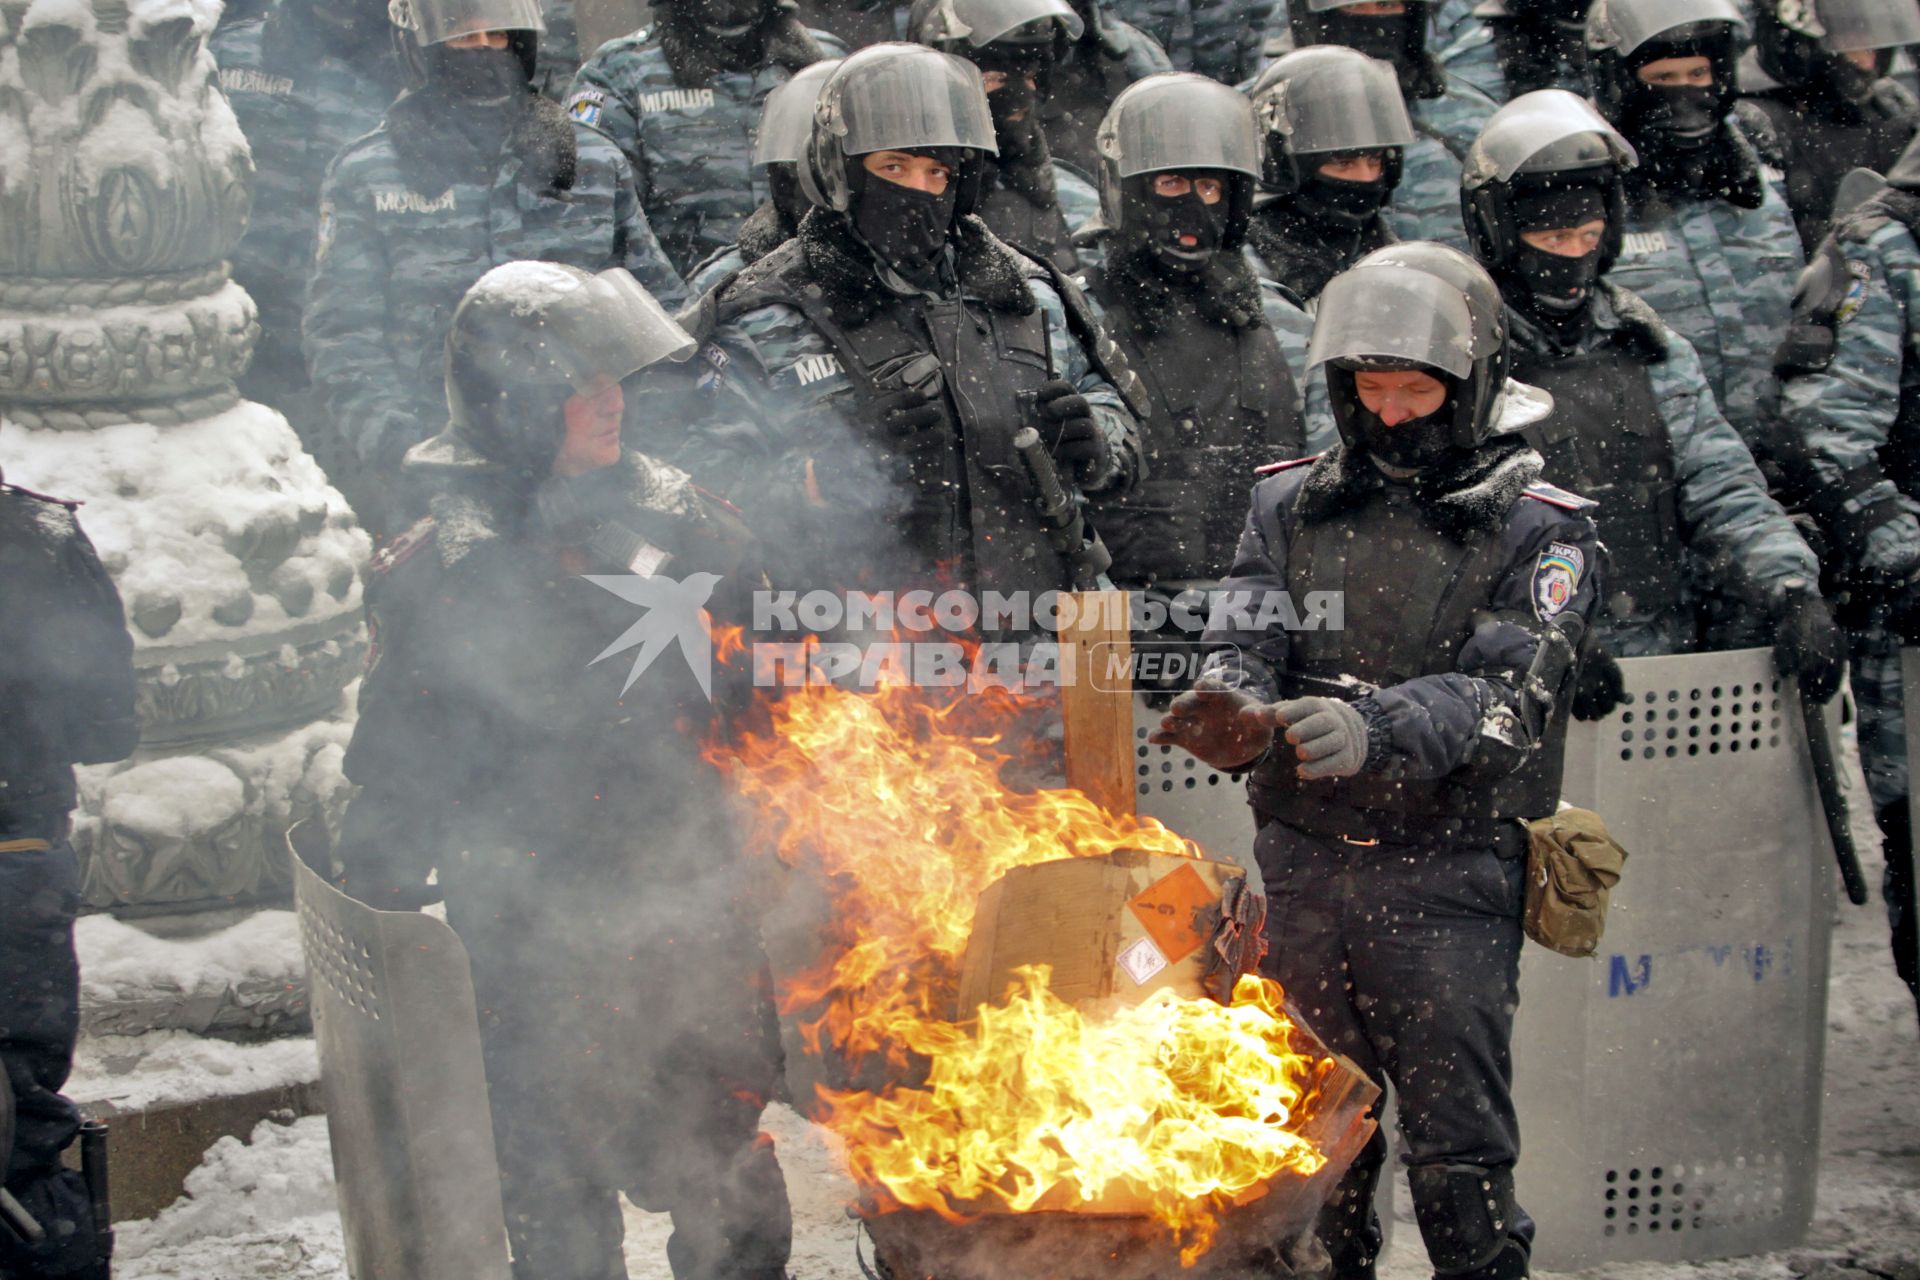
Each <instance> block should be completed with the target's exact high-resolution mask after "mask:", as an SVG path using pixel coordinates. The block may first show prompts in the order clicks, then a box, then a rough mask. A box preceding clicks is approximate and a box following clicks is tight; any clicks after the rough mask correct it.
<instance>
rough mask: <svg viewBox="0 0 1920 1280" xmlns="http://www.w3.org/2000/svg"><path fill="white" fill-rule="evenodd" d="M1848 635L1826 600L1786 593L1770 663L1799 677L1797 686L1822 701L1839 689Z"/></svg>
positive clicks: (1784, 672) (1809, 595)
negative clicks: (1836, 620)
mask: <svg viewBox="0 0 1920 1280" xmlns="http://www.w3.org/2000/svg"><path fill="white" fill-rule="evenodd" d="M1846 662H1847V637H1846V633H1845V632H1843V631H1841V630H1840V628H1839V626H1838V625H1837V624H1836V623H1835V622H1834V620H1833V614H1832V613H1831V612H1829V611H1828V609H1827V602H1826V601H1825V600H1822V599H1821V598H1820V597H1819V596H1818V595H1816V594H1814V593H1813V592H1812V591H1795V592H1791V593H1789V594H1788V596H1787V598H1786V601H1785V602H1784V603H1783V604H1782V605H1781V607H1780V617H1779V620H1778V622H1777V623H1776V625H1775V629H1774V633H1773V664H1774V666H1775V667H1777V668H1779V670H1780V674H1781V675H1783V676H1798V677H1799V679H1800V688H1801V690H1802V691H1803V692H1805V693H1807V694H1810V695H1811V696H1812V697H1813V699H1814V701H1816V702H1825V701H1826V700H1827V699H1828V698H1831V697H1832V696H1833V695H1834V693H1835V691H1836V690H1838V689H1839V688H1840V674H1841V672H1842V671H1843V670H1845V668H1846Z"/></svg>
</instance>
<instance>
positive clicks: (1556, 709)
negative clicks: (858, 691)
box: [1152, 245, 1603, 1280]
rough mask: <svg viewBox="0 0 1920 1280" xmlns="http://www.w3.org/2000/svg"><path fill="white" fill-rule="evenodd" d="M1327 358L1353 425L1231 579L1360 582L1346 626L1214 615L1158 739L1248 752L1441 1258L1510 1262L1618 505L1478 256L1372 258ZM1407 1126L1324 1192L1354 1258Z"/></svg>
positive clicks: (1334, 991) (1334, 306)
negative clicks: (1569, 799)
mask: <svg viewBox="0 0 1920 1280" xmlns="http://www.w3.org/2000/svg"><path fill="white" fill-rule="evenodd" d="M1409 249H1421V250H1426V251H1427V252H1425V253H1424V254H1422V255H1421V256H1422V261H1421V263H1419V264H1418V265H1416V264H1415V263H1412V262H1409V261H1405V260H1403V258H1402V256H1401V255H1402V254H1403V252H1405V251H1406V250H1409ZM1434 271H1444V272H1445V273H1446V274H1445V275H1444V276H1442V275H1436V274H1433V272H1434ZM1313 360H1314V363H1315V364H1316V365H1317V366H1320V367H1324V368H1325V369H1326V376H1327V383H1328V387H1329V390H1330V392H1331V395H1332V400H1333V407H1334V414H1335V416H1336V418H1337V420H1338V422H1339V427H1340V435H1341V439H1340V443H1339V444H1337V445H1335V446H1334V447H1332V448H1331V449H1329V450H1328V451H1327V452H1326V453H1324V454H1322V455H1320V456H1319V457H1318V458H1317V459H1303V460H1301V461H1299V462H1297V463H1282V464H1279V466H1278V467H1277V468H1269V474H1268V475H1267V477H1266V478H1265V479H1263V480H1262V481H1261V482H1260V483H1259V484H1258V485H1256V486H1255V488H1254V491H1253V507H1252V510H1251V511H1250V512H1249V513H1248V516H1247V527H1246V533H1245V535H1244V536H1243V538H1242V540H1241V543H1240V550H1239V554H1238V556H1237V557H1236V559H1235V563H1234V566H1233V571H1232V573H1231V574H1230V575H1229V576H1228V578H1227V580H1226V581H1225V582H1224V583H1223V584H1222V588H1223V590H1224V591H1227V592H1241V591H1245V592H1251V593H1252V595H1253V598H1254V599H1255V600H1259V599H1262V598H1264V597H1266V596H1267V595H1269V594H1271V593H1274V592H1286V593H1289V594H1290V595H1291V597H1292V598H1293V599H1294V600H1296V601H1297V600H1299V599H1300V598H1301V596H1302V594H1303V593H1305V592H1310V591H1319V590H1331V591H1343V592H1344V600H1345V607H1344V626H1343V627H1342V628H1339V629H1325V628H1323V629H1318V630H1302V631H1296V632H1291V633H1290V632H1288V631H1286V630H1285V629H1283V628H1282V627H1281V626H1279V625H1277V624H1276V625H1274V626H1273V627H1272V628H1271V629H1262V628H1259V627H1250V626H1249V625H1248V623H1249V621H1250V616H1249V615H1248V614H1246V613H1244V612H1236V611H1235V610H1233V609H1230V608H1219V609H1216V611H1215V614H1214V617H1213V620H1212V625H1211V627H1210V628H1209V630H1208V633H1207V637H1206V638H1207V641H1208V642H1209V643H1210V644H1214V645H1218V646H1220V648H1219V651H1218V652H1217V653H1215V654H1214V655H1212V656H1210V657H1209V659H1208V663H1209V672H1208V675H1206V676H1204V677H1203V678H1202V681H1201V683H1200V686H1199V687H1197V688H1196V689H1195V690H1193V691H1191V692H1189V693H1187V694H1184V695H1182V696H1181V697H1180V698H1179V699H1177V700H1176V701H1175V702H1174V704H1173V706H1172V707H1171V708H1170V709H1169V712H1168V715H1167V716H1166V718H1165V719H1163V720H1162V721H1161V724H1160V727H1159V729H1158V730H1156V731H1155V732H1154V734H1153V735H1152V740H1153V741H1156V742H1164V743H1170V744H1173V745H1177V746H1181V747H1185V748H1186V749H1187V750H1189V751H1191V752H1193V753H1194V754H1195V755H1196V756H1198V757H1200V759H1202V760H1204V761H1206V762H1207V763H1208V764H1210V765H1213V766H1214V767H1216V768H1221V769H1229V768H1230V769H1247V770H1251V776H1250V778H1249V795H1250V798H1251V801H1252V804H1253V808H1254V812H1255V815H1256V818H1257V820H1258V822H1259V834H1258V836H1257V837H1256V840H1255V844H1254V853H1255V856H1256V857H1257V858H1258V859H1259V863H1260V870H1261V874H1262V876H1263V877H1264V879H1265V882H1266V889H1267V901H1268V904H1269V906H1268V915H1267V931H1268V937H1269V939H1270V946H1269V951H1268V956H1267V962H1266V964H1267V968H1268V972H1269V973H1270V974H1271V976H1273V977H1274V978H1276V979H1278V980H1279V982H1280V983H1281V985H1282V986H1283V987H1284V988H1285V990H1286V992H1287V995H1288V997H1289V999H1290V1001H1292V1002H1293V1003H1294V1005H1295V1006H1296V1007H1297V1008H1298V1009H1299V1010H1300V1012H1301V1014H1302V1016H1303V1017H1304V1018H1305V1020H1306V1022H1307V1024H1308V1025H1309V1026H1311V1027H1312V1028H1313V1029H1314V1031H1315V1032H1317V1033H1318V1034H1319V1035H1320V1036H1321V1038H1322V1039H1324V1040H1325V1041H1326V1042H1327V1044H1328V1045H1329V1046H1330V1047H1332V1048H1334V1049H1336V1050H1338V1051H1339V1052H1342V1053H1345V1054H1347V1055H1348V1056H1349V1057H1351V1058H1352V1059H1353V1060H1354V1061H1355V1062H1356V1063H1358V1064H1359V1065H1360V1066H1361V1067H1362V1068H1363V1069H1364V1070H1366V1071H1367V1073H1368V1074H1369V1075H1370V1076H1372V1077H1373V1079H1374V1080H1376V1081H1377V1082H1379V1083H1381V1084H1382V1085H1383V1086H1384V1085H1385V1083H1386V1081H1388V1080H1391V1081H1392V1082H1393V1085H1394V1088H1395V1090H1396V1093H1397V1097H1398V1107H1399V1115H1400V1127H1401V1130H1402V1133H1403V1136H1404V1138H1405V1148H1404V1150H1405V1159H1406V1162H1407V1166H1408V1181H1409V1182H1410V1184H1411V1186H1412V1189H1413V1203H1414V1212H1415V1215H1416V1217H1417V1218H1418V1219H1419V1223H1420V1234H1421V1235H1422V1237H1423V1238H1424V1239H1425V1241H1426V1245H1427V1252H1428V1254H1429V1256H1430V1257H1431V1259H1432V1262H1433V1268H1434V1272H1435V1273H1436V1275H1438V1276H1439V1277H1441V1280H1513V1278H1517V1277H1521V1276H1525V1275H1526V1274H1527V1267H1528V1254H1529V1250H1530V1248H1531V1242H1532V1236H1533V1224H1532V1222H1531V1220H1529V1219H1528V1218H1527V1216H1526V1215H1525V1213H1524V1212H1522V1211H1521V1209H1520V1207H1519V1206H1518V1205H1516V1204H1515V1203H1514V1198H1513V1165H1514V1161H1515V1159H1516V1157H1517V1156H1518V1154H1519V1134H1518V1131H1517V1123H1516V1119H1515V1115H1514V1109H1513V1098H1512V1089H1511V1085H1512V1065H1511V1063H1512V1059H1511V1041H1512V1031H1513V1010H1514V1005H1515V1003H1516V998H1517V993H1516V983H1517V981H1518V974H1519V958H1520V944H1521V926H1520V917H1521V909H1522V905H1523V902H1524V892H1525V890H1524V880H1525V864H1526V858H1525V856H1524V855H1525V846H1526V832H1525V830H1524V828H1523V827H1522V825H1521V824H1520V822H1517V821H1516V819H1520V820H1525V819H1529V818H1535V817H1540V816H1542V815H1546V814H1550V813H1552V812H1553V811H1554V807H1555V804H1556V802H1557V801H1558V798H1559V790H1560V764H1561V747H1562V742H1563V739H1564V733H1565V725H1566V716H1567V694H1568V691H1569V685H1570V684H1571V679H1572V676H1573V672H1574V666H1575V662H1576V657H1577V654H1578V653H1579V651H1580V649H1581V646H1582V644H1583V643H1584V641H1585V638H1586V634H1587V630H1588V627H1589V626H1590V625H1591V620H1592V617H1593V614H1594V611H1595V609H1596V608H1597V604H1598V600H1599V599H1600V597H1601V594H1602V588H1603V584H1602V583H1601V581H1600V569H1601V566H1600V560H1599V557H1600V545H1599V541H1598V539H1597V537H1596V536H1595V533H1594V526H1593V520H1592V515H1591V513H1592V512H1593V509H1594V504H1593V503H1591V502H1589V501H1587V500H1585V499H1583V498H1579V497H1576V496H1574V495H1572V494H1570V493H1567V492H1565V491H1563V490H1560V489H1556V488H1553V487H1552V486H1549V485H1541V484H1538V483H1537V481H1538V480H1539V477H1540V457H1539V455H1538V454H1536V453H1535V452H1534V451H1533V450H1532V449H1530V448H1528V447H1527V444H1526V442H1525V441H1524V440H1521V439H1519V438H1517V437H1516V436H1514V435H1513V434H1512V431H1513V429H1514V428H1515V427H1516V426H1517V425H1520V424H1522V423H1524V422H1525V421H1527V420H1529V419H1532V418H1534V417H1535V416H1537V415H1538V414H1539V413H1540V412H1543V411H1544V406H1542V405H1540V404H1539V403H1538V401H1537V399H1536V398H1535V397H1529V396H1526V395H1525V394H1523V393H1522V391H1521V389H1519V388H1517V387H1516V386H1515V385H1514V384H1511V383H1510V382H1509V381H1508V379H1507V377H1506V365H1507V339H1506V332H1505V321H1504V318H1503V307H1502V305H1501V301H1500V294H1499V290H1498V289H1497V288H1496V287H1495V286H1494V283H1493V281H1492V280H1490V279H1488V277H1487V275H1486V273H1485V272H1484V271H1482V270H1480V268H1479V267H1478V266H1476V265H1475V264H1474V263H1473V262H1472V260H1471V259H1468V258H1466V257H1465V256H1464V255H1462V254H1459V253H1458V252H1457V251H1453V250H1450V249H1446V248H1444V247H1443V246H1438V245H1404V246H1396V247H1394V248H1391V249H1386V250H1381V251H1379V252H1377V253H1374V254H1371V255H1369V256H1368V257H1366V258H1363V259H1362V260H1361V261H1360V263H1359V265H1358V266H1356V267H1354V268H1353V270H1351V271H1349V272H1347V273H1346V274H1345V275H1342V276H1341V277H1339V278H1338V279H1336V280H1334V281H1333V283H1331V284H1329V285H1328V286H1327V289H1326V292H1325V293H1324V294H1322V295H1321V306H1320V309H1319V316H1318V320H1317V323H1316V324H1315V327H1314V341H1313ZM1385 1146H1386V1144H1385V1141H1384V1139H1383V1138H1382V1137H1381V1136H1380V1135H1377V1134H1376V1135H1375V1137H1374V1139H1373V1141H1372V1143H1371V1144H1370V1145H1369V1146H1368V1148H1367V1149H1366V1150H1365V1151H1363V1152H1362V1153H1361V1155H1360V1157H1359V1158H1358V1159H1357V1160H1355V1162H1354V1164H1353V1165H1352V1167H1351V1168H1350V1169H1349V1170H1348V1172H1347V1175H1346V1177H1345V1178H1344V1179H1343V1180H1342V1182H1341V1185H1340V1188H1339V1190H1338V1191H1337V1192H1336V1194H1335V1197H1334V1199H1333V1201H1332V1202H1331V1203H1330V1204H1329V1205H1328V1207H1327V1208H1326V1209H1325V1210H1323V1211H1322V1214H1321V1217H1320V1220H1319V1223H1318V1234H1319V1237H1320V1240H1321V1241H1322V1243H1323V1244H1324V1245H1325V1246H1326V1248H1327V1250H1328V1251H1329V1252H1330V1253H1331V1254H1332V1258H1333V1274H1334V1275H1335V1276H1339V1277H1343V1278H1345V1277H1368V1276H1372V1275H1373V1267H1374V1262H1375V1259H1376V1257H1377V1255H1378V1252H1379V1248H1380V1233H1379V1228H1378V1224H1377V1222H1376V1221H1375V1219H1374V1216H1373V1193H1374V1188H1375V1186H1376V1184H1377V1182H1378V1179H1379V1176H1380V1172H1381V1165H1382V1162H1383V1158H1384V1155H1385Z"/></svg>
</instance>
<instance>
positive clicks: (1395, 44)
mask: <svg viewBox="0 0 1920 1280" xmlns="http://www.w3.org/2000/svg"><path fill="white" fill-rule="evenodd" d="M1321 21H1322V22H1323V23H1324V24H1325V27H1326V32H1327V37H1328V43H1330V44H1344V45H1346V46H1347V47H1349V48H1352V49H1358V50H1359V51H1360V52H1361V53H1364V54H1366V55H1367V56H1368V57H1369V58H1378V59H1379V60H1380V61H1382V62H1385V63H1389V64H1391V65H1392V67H1393V69H1394V71H1395V72H1397V73H1398V74H1399V76H1400V85H1401V87H1402V88H1403V89H1405V90H1407V92H1409V93H1412V92H1413V91H1414V90H1415V89H1416V88H1417V87H1419V86H1420V85H1421V84H1423V83H1424V80H1425V70H1426V60H1427V8H1426V6H1425V5H1423V4H1412V3H1410V4H1408V5H1407V6H1406V8H1405V9H1404V10H1402V11H1401V12H1399V13H1381V14H1361V13H1355V12H1354V11H1353V9H1352V8H1351V7H1349V8H1344V9H1329V10H1328V11H1327V12H1326V13H1325V14H1323V15H1321Z"/></svg>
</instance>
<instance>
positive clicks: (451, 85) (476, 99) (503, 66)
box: [422, 43, 532, 136]
mask: <svg viewBox="0 0 1920 1280" xmlns="http://www.w3.org/2000/svg"><path fill="white" fill-rule="evenodd" d="M422 52H423V53H424V54H425V63H426V69H427V83H428V84H429V85H430V86H432V87H433V88H434V89H435V90H436V91H438V92H439V93H441V94H442V95H444V96H445V97H446V98H448V99H449V100H451V101H452V102H455V103H458V104H459V105H460V106H461V107H462V108H465V109H467V112H469V113H473V112H478V113H487V112H490V111H494V110H499V109H503V108H506V107H509V106H511V105H514V104H516V103H517V102H519V100H521V99H523V98H525V97H526V96H527V95H528V94H529V93H530V92H531V91H532V90H531V86H530V84H529V82H528V79H527V63H526V59H525V58H524V57H523V56H522V54H521V52H520V51H519V50H518V49H516V48H514V47H513V45H512V44H511V43H509V44H508V45H507V47H506V48H504V49H454V48H450V47H449V46H447V45H445V44H435V45H429V46H427V48H426V49H424V50H422ZM501 136H504V132H503V131H502V133H501Z"/></svg>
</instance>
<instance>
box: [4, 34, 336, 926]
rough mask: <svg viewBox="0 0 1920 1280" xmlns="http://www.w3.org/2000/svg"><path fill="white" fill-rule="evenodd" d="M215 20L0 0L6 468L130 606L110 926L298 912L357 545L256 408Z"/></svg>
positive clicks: (106, 779) (282, 436)
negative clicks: (298, 838)
mask: <svg viewBox="0 0 1920 1280" xmlns="http://www.w3.org/2000/svg"><path fill="white" fill-rule="evenodd" d="M218 13H219V7H218V4H217V3H214V2H213V0H0V467H4V469H5V471H6V475H7V478H8V479H9V480H13V481H16V482H18V483H20V484H23V485H27V486H29V487H31V488H34V489H39V490H43V491H45V492H48V493H54V494H58V495H60V496H61V497H66V498H77V499H81V500H83V501H84V502H85V504H86V505H85V506H84V507H83V508H82V509H81V512H80V518H81V521H82V524H83V525H84V527H85V528H86V530H87V532H88V535H89V536H90V537H91V538H92V539H93V541H94V544H95V546H97V547H98V548H99V550H100V553H101V557H102V559H103V560H104V561H105V563H106V565H107V568H108V569H109V570H110V571H111V572H112V573H113V575H114V580H115V581H116V582H117V583H118V585H119V587H120V592H121V596H122V597H123V598H124V600H125V601H126V605H127V617H128V625H129V628H130V629H131V631H132V633H133V637H134V641H135V646H136V647H135V663H136V665H137V667H138V669H139V674H140V690H139V712H140V721H141V745H140V750H139V751H138V752H137V753H136V755H135V756H134V758H133V759H132V760H131V761H128V762H126V763H124V764H120V765H111V766H104V767H101V768H95V769H88V770H83V771H82V777H83V781H82V787H81V808H80V812H79V813H77V814H76V815H75V819H76V821H75V836H74V844H75V848H76V849H77V850H78V851H79V853H80V855H81V857H82V860H83V864H84V875H85V891H86V898H87V901H88V903H89V904H90V905H93V906H96V907H114V908H123V909H145V910H151V909H168V908H173V909H179V908H187V907H191V906H194V905H203V904H210V903H218V904H221V905H227V904H231V903H234V902H239V901H251V900H258V899H260V898H262V897H271V896H275V895H277V894H280V893H282V892H284V890H285V888H286V885H287V875H286V870H285V866H284V862H285V852H284V845H283V843H282V835H283V833H284V832H285V829H286V827H287V825H288V824H289V823H290V822H292V821H293V820H295V819H297V818H301V817H319V818H321V819H323V820H326V821H329V822H331V820H332V819H334V818H336V817H337V816H338V813H339V811H340V808H341V806H342V805H343V804H344V801H345V796H346V785H345V783H344V780H343V779H341V778H340V776H339V754H340V751H341V749H342V747H343V745H344V735H345V732H346V728H345V725H346V721H345V720H344V719H343V718H342V717H344V716H345V715H346V712H345V710H344V708H343V706H342V699H341V692H342V690H343V689H344V688H345V686H346V685H347V684H348V683H349V682H350V681H351V680H353V679H354V678H355V677H356V676H357V675H358V673H359V667H360V657H361V653H362V651H363V649H364V644H363V639H362V633H361V627H360V585H359V576H358V571H359V568H360V566H361V565H362V564H363V563H364V562H365V560H366V556H367V553H368V549H369V544H368V541H367V537H366V535H365V534H364V533H362V532H361V531H360V530H359V529H358V528H357V527H355V525H354V523H353V517H352V514H351V513H350V512H349V511H348V509H347V506H346V503H345V501H344V500H343V499H342V498H341V497H340V495H339V493H337V492H336V491H335V490H333V489H332V488H331V487H330V486H329V485H328V484H327V482H326V478H325V477H324V475H322V473H321V471H320V468H319V467H318V466H317V465H316V464H315V463H314V461H313V459H312V458H310V457H308V456H307V455H306V454H305V453H304V452H302V450H301V447H300V445H299V442H298V441H297V440H296V439H295V437H294V433H293V431H292V429H291V428H290V427H288V425H287V423H286V420H285V419H284V418H282V417H281V416H280V415H279V414H278V413H275V412H274V411H272V410H270V409H267V408H265V407H263V406H261V405H257V404H253V403H251V402H248V401H243V400H241V399H240V398H239V395H238V393H237V392H236V391H235V390H234V385H233V380H234V377H235V375H237V374H238V373H240V372H242V371H243V370H244V369H245V368H246V365H247V361H248V359H249V358H250V356H251V353H252V349H253V343H254V339H255V337H256V336H257V334H258V325H257V323H256V319H255V311H254V306H253V301H252V299H250V298H249V297H248V296H247V295H246V293H245V291H244V290H242V289H241V288H240V287H239V286H238V285H236V284H234V283H232V282H231V281H230V280H229V279H228V277H227V266H226V258H227V255H228V254H229V253H230V252H231V251H232V249H233V247H234V245H236V244H237V243H238V242H239V240H240V237H241V235H242V234H243V233H244V232H245V230H246V224H247V213H248V206H249V203H250V200H251V192H250V187H251V182H252V177H253V163H252V159H251V157H250V156H249V153H248V151H247V144H246V139H245V138H244V137H243V136H242V135H241V133H240V129H239V127H238V125H237V124H236V123H235V121H234V117H233V112H232V110H231V109H229V107H228V106H227V102H226V99H225V98H224V97H222V96H221V93H220V91H219V88H218V85H217V82H216V79H215V70H214V64H213V59H212V57H211V56H210V55H209V54H208V52H207V48H206V39H207V36H208V34H209V33H210V32H211V31H212V29H213V23H214V21H215V19H216V17H217V16H218Z"/></svg>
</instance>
